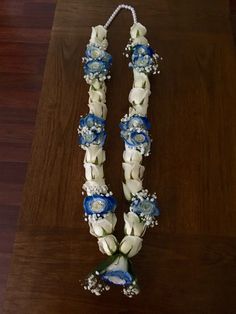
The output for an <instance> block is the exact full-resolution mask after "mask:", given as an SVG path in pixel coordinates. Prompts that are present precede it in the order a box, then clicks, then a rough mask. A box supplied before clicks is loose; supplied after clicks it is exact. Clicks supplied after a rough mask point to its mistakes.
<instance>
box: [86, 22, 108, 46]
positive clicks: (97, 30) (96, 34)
mask: <svg viewBox="0 0 236 314" xmlns="http://www.w3.org/2000/svg"><path fill="white" fill-rule="evenodd" d="M106 36H107V30H106V28H104V26H103V25H97V26H94V27H92V33H91V37H90V43H97V41H99V42H102V41H103V40H104V39H105V38H106Z"/></svg>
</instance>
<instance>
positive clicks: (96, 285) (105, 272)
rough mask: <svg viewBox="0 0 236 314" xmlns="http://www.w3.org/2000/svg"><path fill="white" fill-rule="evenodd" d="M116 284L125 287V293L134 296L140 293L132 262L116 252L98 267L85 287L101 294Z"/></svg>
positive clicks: (87, 280)
mask: <svg viewBox="0 0 236 314" xmlns="http://www.w3.org/2000/svg"><path fill="white" fill-rule="evenodd" d="M112 284H115V285H117V286H122V287H123V293H124V295H126V296H128V297H132V296H134V295H137V294H138V293H139V287H138V284H137V280H136V277H135V276H134V274H133V271H132V269H131V263H130V262H129V260H128V259H127V258H126V257H125V256H123V255H122V254H115V255H113V256H110V257H108V259H107V260H106V261H105V262H103V263H102V264H100V265H99V266H98V267H97V270H96V271H95V272H94V273H92V274H90V275H89V276H88V278H87V279H86V281H85V284H84V289H85V290H89V291H90V292H92V293H94V294H95V295H97V296H99V295H101V294H102V293H103V292H105V291H107V290H109V289H110V285H112Z"/></svg>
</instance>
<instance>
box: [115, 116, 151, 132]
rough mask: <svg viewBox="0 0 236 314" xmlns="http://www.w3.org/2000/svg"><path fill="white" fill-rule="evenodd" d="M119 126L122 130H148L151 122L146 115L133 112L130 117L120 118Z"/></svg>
mask: <svg viewBox="0 0 236 314" xmlns="http://www.w3.org/2000/svg"><path fill="white" fill-rule="evenodd" d="M120 128H121V130H123V131H127V130H134V129H141V130H149V129H150V128H151V124H150V122H149V120H148V118H147V117H143V116H140V115H137V114H135V115H133V116H131V117H129V116H125V117H124V118H123V119H121V123H120Z"/></svg>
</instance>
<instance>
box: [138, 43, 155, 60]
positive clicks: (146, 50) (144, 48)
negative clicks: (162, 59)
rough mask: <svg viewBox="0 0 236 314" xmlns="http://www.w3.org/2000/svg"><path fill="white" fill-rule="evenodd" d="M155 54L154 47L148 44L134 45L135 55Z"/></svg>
mask: <svg viewBox="0 0 236 314" xmlns="http://www.w3.org/2000/svg"><path fill="white" fill-rule="evenodd" d="M153 54H154V51H153V49H152V48H151V47H150V46H148V45H142V44H137V45H135V46H134V47H133V55H136V56H145V55H148V56H150V57H152V56H153Z"/></svg>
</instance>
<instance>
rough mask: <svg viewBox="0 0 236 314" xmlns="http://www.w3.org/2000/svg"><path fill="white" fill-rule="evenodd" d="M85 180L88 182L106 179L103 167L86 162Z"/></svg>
mask: <svg viewBox="0 0 236 314" xmlns="http://www.w3.org/2000/svg"><path fill="white" fill-rule="evenodd" d="M84 168H85V178H86V180H95V181H96V180H97V179H101V178H103V177H104V172H103V165H95V164H93V163H89V162H85V163H84Z"/></svg>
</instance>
